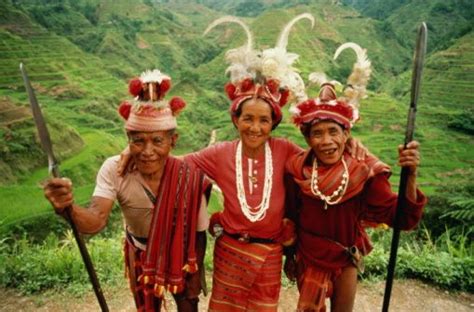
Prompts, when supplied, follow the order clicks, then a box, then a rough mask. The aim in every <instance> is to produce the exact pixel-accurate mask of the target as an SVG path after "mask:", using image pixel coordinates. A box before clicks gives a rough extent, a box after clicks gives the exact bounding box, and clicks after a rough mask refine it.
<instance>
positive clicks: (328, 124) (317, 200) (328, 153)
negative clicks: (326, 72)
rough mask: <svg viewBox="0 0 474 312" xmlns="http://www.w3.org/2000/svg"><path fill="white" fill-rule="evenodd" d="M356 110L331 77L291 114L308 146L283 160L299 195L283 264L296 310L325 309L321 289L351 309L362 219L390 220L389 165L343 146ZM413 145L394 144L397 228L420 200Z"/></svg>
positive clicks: (363, 243)
mask: <svg viewBox="0 0 474 312" xmlns="http://www.w3.org/2000/svg"><path fill="white" fill-rule="evenodd" d="M357 116H358V112H357V108H356V107H353V106H351V105H349V104H348V103H347V98H336V91H335V89H334V86H333V85H332V84H331V83H325V84H323V86H322V89H321V91H320V94H319V96H318V98H316V99H310V100H307V101H305V102H303V103H300V104H299V105H297V109H296V110H295V122H296V124H297V125H298V126H299V128H300V130H301V132H302V134H303V135H304V137H305V139H306V142H307V144H308V145H309V147H310V149H309V150H307V151H306V152H304V153H301V154H299V155H296V156H294V157H292V158H291V159H289V162H288V167H289V172H290V173H291V174H292V175H293V177H294V181H295V182H296V184H297V185H298V186H299V200H300V203H299V205H298V207H297V218H296V223H297V233H298V242H297V248H296V264H294V263H293V264H291V262H289V263H288V264H286V269H287V274H289V276H290V277H295V278H296V279H297V283H298V288H299V291H300V297H299V301H298V307H297V310H298V311H325V309H326V308H325V298H326V297H329V298H330V299H331V311H352V309H353V305H354V300H355V293H356V286H357V268H359V269H362V265H361V261H362V257H363V256H365V255H367V254H368V253H369V252H370V251H371V249H372V247H371V245H370V240H369V238H368V236H367V234H366V232H365V230H364V226H366V225H367V224H377V223H385V224H388V225H391V224H392V223H393V220H394V216H395V210H396V207H397V195H396V194H395V193H393V192H392V191H391V187H390V183H389V181H388V178H389V176H390V168H389V167H388V166H387V165H385V164H384V163H382V162H381V161H379V160H378V159H376V158H375V157H374V156H372V155H368V157H367V158H366V159H365V160H364V161H357V160H355V159H354V158H351V157H349V155H347V152H345V151H344V146H345V144H346V141H347V139H348V138H349V136H350V128H351V127H352V125H353V123H354V122H355V121H356V120H357ZM418 147H419V144H418V142H415V141H413V142H410V143H409V144H408V145H407V148H406V149H403V146H400V147H399V150H398V153H399V164H400V165H401V166H406V167H408V168H409V172H410V175H409V177H408V182H407V191H406V202H407V205H405V206H404V207H403V208H402V209H403V218H402V221H401V228H402V229H403V230H409V229H411V228H413V227H414V226H416V225H417V223H418V222H419V220H420V219H421V215H422V209H423V206H424V205H425V203H426V198H425V196H424V195H423V194H422V193H421V192H420V191H419V190H418V189H417V187H416V170H417V167H418V165H419V152H418ZM291 268H296V269H295V270H294V271H291V270H290V269H291Z"/></svg>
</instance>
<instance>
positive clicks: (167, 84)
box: [160, 79, 171, 98]
mask: <svg viewBox="0 0 474 312" xmlns="http://www.w3.org/2000/svg"><path fill="white" fill-rule="evenodd" d="M170 88H171V80H169V79H163V80H162V81H161V83H160V98H163V97H164V96H165V94H166V92H168V90H169V89H170Z"/></svg>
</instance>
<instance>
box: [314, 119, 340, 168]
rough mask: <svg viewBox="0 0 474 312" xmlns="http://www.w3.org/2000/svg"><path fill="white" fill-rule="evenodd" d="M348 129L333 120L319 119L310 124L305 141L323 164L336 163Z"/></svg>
mask: <svg viewBox="0 0 474 312" xmlns="http://www.w3.org/2000/svg"><path fill="white" fill-rule="evenodd" d="M348 138H349V131H348V130H344V129H343V128H342V127H341V126H340V125H339V124H337V123H335V122H333V121H320V122H318V123H316V124H314V125H312V126H311V129H310V130H309V133H308V136H307V137H306V142H307V143H308V145H309V146H310V147H311V148H312V149H313V151H314V153H315V155H316V157H317V158H318V161H319V162H320V163H322V164H323V165H333V164H335V163H337V162H338V161H339V160H340V159H341V157H342V154H343V153H344V147H345V145H346V142H347V139H348Z"/></svg>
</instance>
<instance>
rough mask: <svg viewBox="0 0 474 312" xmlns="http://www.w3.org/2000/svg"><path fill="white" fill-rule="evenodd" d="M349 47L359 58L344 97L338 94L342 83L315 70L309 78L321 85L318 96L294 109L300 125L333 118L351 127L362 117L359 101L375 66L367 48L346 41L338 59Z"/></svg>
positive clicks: (363, 95) (337, 53)
mask: <svg viewBox="0 0 474 312" xmlns="http://www.w3.org/2000/svg"><path fill="white" fill-rule="evenodd" d="M347 48H351V49H353V50H354V51H355V52H356V55H357V60H356V62H355V63H354V66H353V68H352V73H351V75H350V76H349V78H348V80H347V84H346V87H345V88H344V96H343V97H339V98H338V97H337V92H336V87H339V86H341V85H342V84H341V83H340V82H338V81H336V80H332V81H330V80H329V79H328V78H327V77H326V75H325V74H324V73H317V72H314V73H311V74H310V75H309V81H310V82H312V83H317V84H319V85H320V86H321V90H320V92H319V95H318V97H317V98H315V99H310V100H306V101H303V102H301V103H299V104H298V105H296V106H295V107H292V108H291V109H290V111H291V113H292V114H293V121H294V122H295V123H296V125H298V126H299V127H300V128H301V127H302V126H303V124H308V123H311V122H313V121H314V120H319V119H321V120H323V119H331V120H335V121H336V122H338V123H340V124H341V125H343V126H344V127H345V128H347V129H349V128H351V127H352V126H353V125H354V123H355V122H357V120H359V101H360V100H361V99H363V98H365V97H366V86H367V83H368V81H369V78H370V73H371V66H370V61H369V60H368V58H367V53H366V50H365V49H362V48H361V47H360V46H359V45H358V44H355V43H353V42H347V43H344V44H342V45H341V46H340V47H339V48H338V49H337V50H336V53H335V54H334V59H337V57H338V56H339V54H340V53H341V52H342V51H343V50H345V49H347Z"/></svg>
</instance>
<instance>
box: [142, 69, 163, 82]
mask: <svg viewBox="0 0 474 312" xmlns="http://www.w3.org/2000/svg"><path fill="white" fill-rule="evenodd" d="M164 79H168V80H171V78H170V77H169V76H167V75H165V74H163V73H162V72H160V70H158V69H154V70H149V69H148V70H146V71H144V72H143V73H142V74H141V75H140V80H141V82H143V83H150V82H157V83H161V82H162V81H163V80H164Z"/></svg>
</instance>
